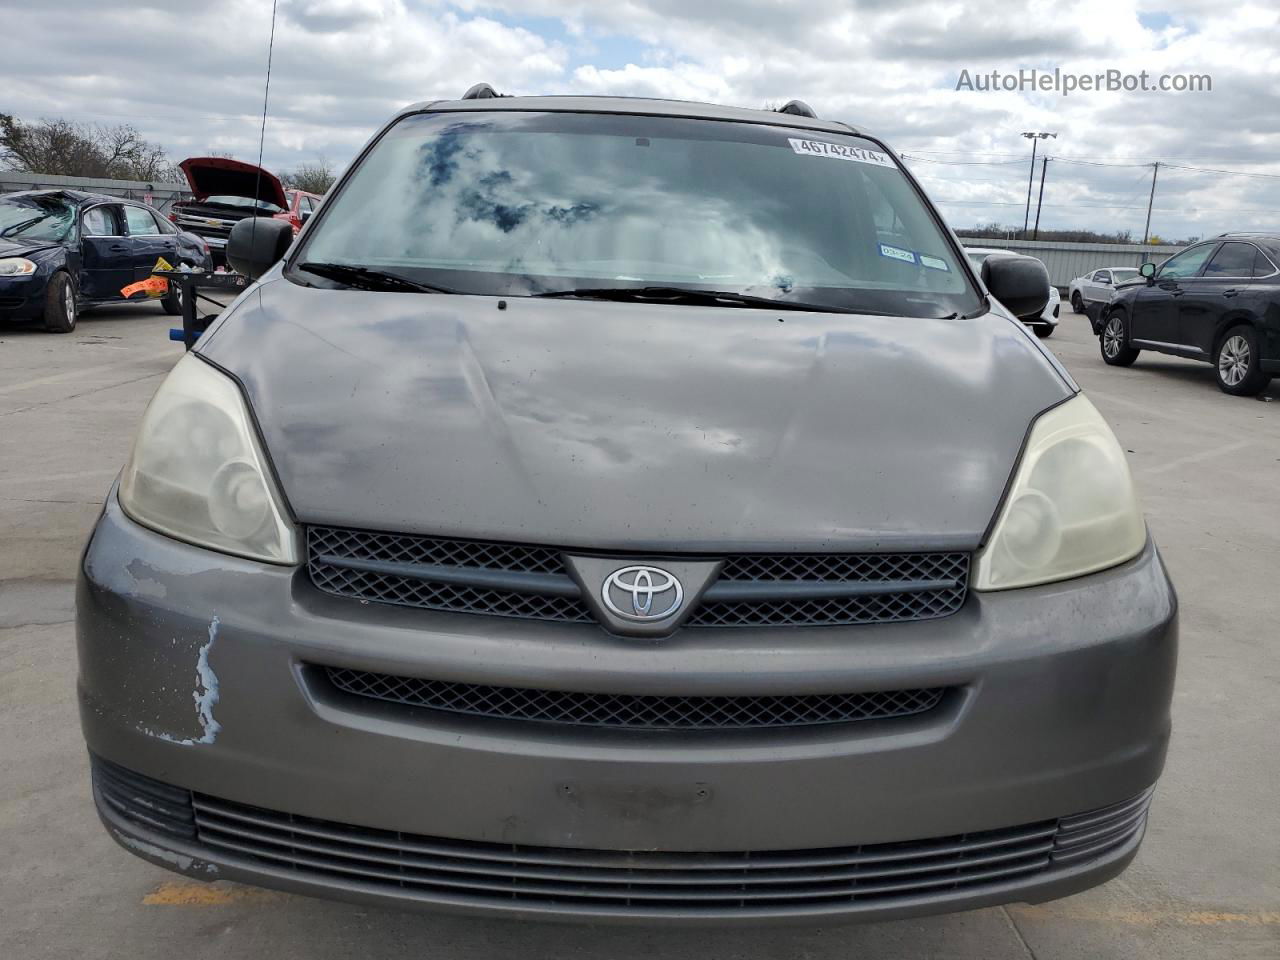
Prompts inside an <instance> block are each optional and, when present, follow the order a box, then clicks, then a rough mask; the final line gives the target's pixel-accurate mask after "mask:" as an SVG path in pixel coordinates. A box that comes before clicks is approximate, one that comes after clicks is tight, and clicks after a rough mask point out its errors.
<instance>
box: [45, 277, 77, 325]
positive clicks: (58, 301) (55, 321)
mask: <svg viewBox="0 0 1280 960" xmlns="http://www.w3.org/2000/svg"><path fill="white" fill-rule="evenodd" d="M79 313H80V311H79V309H78V308H77V307H76V289H75V286H74V285H73V284H72V283H71V278H70V277H69V276H67V275H66V274H65V273H63V272H62V271H58V272H57V273H55V274H54V275H53V276H52V277H50V278H49V286H48V287H47V288H46V289H45V293H44V328H45V329H46V330H48V331H49V332H50V333H70V332H71V331H72V330H74V329H75V328H76V318H77V317H78V316H79Z"/></svg>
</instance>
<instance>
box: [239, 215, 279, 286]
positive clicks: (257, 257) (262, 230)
mask: <svg viewBox="0 0 1280 960" xmlns="http://www.w3.org/2000/svg"><path fill="white" fill-rule="evenodd" d="M291 243H293V224H291V223H289V222H288V221H287V220H276V219H275V218H273V217H245V218H244V219H243V220H241V221H239V222H238V223H237V224H236V225H235V226H234V227H232V228H231V236H230V237H228V238H227V262H228V263H230V264H231V268H232V269H233V270H235V272H236V273H240V274H243V275H244V276H246V277H251V278H252V279H254V280H257V279H258V278H259V277H260V276H262V275H263V274H264V273H266V272H267V271H268V270H270V269H271V268H272V267H274V266H275V265H276V264H277V263H279V262H280V261H281V260H282V259H283V258H284V255H285V254H286V253H288V252H289V244H291Z"/></svg>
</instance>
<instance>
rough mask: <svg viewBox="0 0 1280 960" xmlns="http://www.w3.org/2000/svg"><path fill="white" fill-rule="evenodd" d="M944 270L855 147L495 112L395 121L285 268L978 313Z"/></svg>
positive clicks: (924, 218)
mask: <svg viewBox="0 0 1280 960" xmlns="http://www.w3.org/2000/svg"><path fill="white" fill-rule="evenodd" d="M957 259H958V258H957V254H956V253H955V251H954V250H953V248H952V246H951V244H950V243H949V242H948V240H947V238H946V236H945V234H944V233H943V230H942V228H940V227H939V225H938V223H937V222H936V221H935V219H934V218H933V217H932V216H931V215H930V211H929V209H928V208H927V206H926V205H925V202H924V201H923V200H922V199H921V197H920V195H919V194H918V193H917V192H916V190H915V189H914V188H913V187H912V185H911V183H910V182H909V181H908V180H907V178H906V177H905V175H904V174H903V172H902V170H901V169H900V168H899V167H898V165H897V164H896V163H895V162H894V161H893V160H892V159H891V158H890V157H888V156H887V155H886V154H884V153H883V152H881V151H880V150H879V149H878V148H877V147H876V145H875V144H873V143H871V142H870V141H867V140H863V139H861V138H857V137H853V136H840V135H838V134H831V133H825V132H822V133H817V132H811V131H803V130H795V129H790V128H786V127H774V126H769V125H764V124H752V123H731V122H723V121H706V120H688V119H679V118H662V117H644V116H613V115H605V114H570V113H565V114H546V113H525V112H515V111H513V112H510V113H497V112H483V113H482V112H476V113H472V114H450V113H443V114H420V115H415V116H411V117H408V118H406V119H404V120H402V121H400V122H399V123H398V124H396V126H395V127H394V128H392V129H391V130H390V131H389V132H388V133H387V134H386V135H385V136H383V137H382V139H381V140H380V141H379V142H378V143H377V145H376V146H375V147H374V148H373V150H372V151H371V152H370V154H369V155H368V156H367V157H366V158H365V159H364V160H363V161H361V163H360V165H359V167H358V168H357V169H356V170H355V172H354V174H353V175H352V178H351V179H350V180H349V181H348V182H347V183H346V184H345V185H344V186H343V187H342V188H341V190H340V191H339V192H338V193H337V194H336V196H333V197H332V198H330V199H329V200H327V201H326V203H325V207H324V208H323V210H322V212H321V214H320V219H319V222H318V223H317V224H316V225H315V227H314V228H313V229H312V231H311V232H310V234H309V235H308V238H307V240H306V242H305V244H304V245H303V248H302V249H301V250H300V251H299V252H298V253H297V254H296V255H295V256H294V257H293V258H292V260H291V262H292V263H294V264H298V263H302V262H304V261H310V262H313V263H327V264H346V265H358V266H364V267H370V268H374V269H377V270H381V271H384V272H394V273H396V274H397V275H399V276H401V277H404V278H407V279H411V280H414V281H416V282H419V283H428V284H435V285H438V286H443V287H448V288H452V289H455V290H460V291H464V292H469V293H488V294H498V295H512V296H519V295H532V294H536V293H546V292H548V291H566V290H572V289H575V288H593V287H594V288H602V287H607V288H618V287H625V286H629V285H635V286H636V287H637V288H638V287H644V286H662V287H672V286H678V287H682V288H687V289H695V290H711V289H714V290H716V291H728V292H732V293H751V294H754V295H764V296H770V297H775V298H782V299H792V300H796V301H805V302H810V303H816V304H819V305H829V306H832V307H841V308H844V309H852V310H859V311H867V312H875V313H883V314H894V315H900V316H920V317H930V316H948V315H951V314H954V313H962V314H964V313H972V312H974V311H975V310H978V309H981V306H982V300H981V298H980V297H979V295H978V293H977V291H976V290H974V289H973V288H972V287H971V286H970V283H969V281H968V279H967V278H966V276H965V274H964V272H963V271H962V270H961V269H960V268H959V266H958V264H957ZM295 271H296V268H295V270H294V271H291V275H292V276H294V277H295V278H298V279H307V280H309V279H310V278H311V277H312V276H313V275H311V274H302V275H301V276H299V274H298V273H296V272H295Z"/></svg>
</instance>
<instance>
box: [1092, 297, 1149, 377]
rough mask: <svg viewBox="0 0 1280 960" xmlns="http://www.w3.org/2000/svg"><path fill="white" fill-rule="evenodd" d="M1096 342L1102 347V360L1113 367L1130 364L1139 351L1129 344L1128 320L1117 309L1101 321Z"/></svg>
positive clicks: (1135, 358)
mask: <svg viewBox="0 0 1280 960" xmlns="http://www.w3.org/2000/svg"><path fill="white" fill-rule="evenodd" d="M1098 342H1099V344H1100V345H1101V347H1102V360H1103V362H1104V363H1106V364H1109V365H1110V366H1113V367H1128V366H1131V365H1132V364H1133V361H1135V360H1137V359H1138V354H1139V353H1140V352H1141V351H1140V350H1135V349H1134V348H1133V347H1131V346H1129V321H1128V319H1127V318H1126V317H1125V315H1124V314H1123V313H1122V312H1121V311H1119V310H1117V311H1115V312H1114V313H1112V314H1111V316H1109V317H1107V319H1106V322H1104V323H1103V325H1102V333H1101V334H1099V336H1098Z"/></svg>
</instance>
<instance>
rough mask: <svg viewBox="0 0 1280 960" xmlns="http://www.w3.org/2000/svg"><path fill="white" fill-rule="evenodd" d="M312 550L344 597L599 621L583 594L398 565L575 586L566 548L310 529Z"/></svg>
mask: <svg viewBox="0 0 1280 960" xmlns="http://www.w3.org/2000/svg"><path fill="white" fill-rule="evenodd" d="M307 552H308V563H307V569H308V570H309V571H310V574H311V581H312V583H314V584H315V585H316V586H317V587H319V588H320V589H321V590H325V591H328V592H329V593H335V594H338V595H339V596H344V597H354V598H357V599H360V600H375V601H377V602H379V603H394V604H399V605H401V606H406V607H420V608H422V609H426V610H449V611H454V612H457V613H484V614H491V615H495V616H503V617H518V618H521V619H525V620H558V621H562V622H569V623H588V622H590V621H591V620H592V616H591V613H590V612H589V611H588V610H587V608H586V607H585V606H583V604H582V602H581V601H580V600H579V599H578V598H577V597H576V596H572V595H568V594H564V593H539V592H532V593H526V592H522V591H514V590H509V589H505V588H502V587H494V586H488V585H486V584H485V583H484V582H483V581H480V580H475V581H471V582H458V581H455V580H442V579H434V580H433V579H430V578H429V577H424V576H420V575H417V574H416V572H414V573H402V572H396V570H395V569H394V567H396V566H397V565H399V566H401V567H428V568H432V569H436V570H438V571H440V573H438V574H437V576H442V575H443V573H444V572H462V571H477V572H480V571H502V572H509V573H518V574H535V575H538V574H541V575H546V576H558V577H563V579H564V580H565V581H566V582H568V583H569V585H572V582H571V581H569V578H568V576H567V574H565V572H564V561H563V560H561V559H560V554H559V552H558V551H555V550H548V549H546V548H544V547H526V546H519V545H514V544H500V543H483V542H479V541H470V540H442V539H438V538H435V537H413V536H402V535H399V534H388V533H369V532H365V531H360V530H343V529H339V528H335V527H310V528H309V529H308V531H307ZM334 561H339V562H338V563H335V562H334ZM343 561H345V563H342V562H343Z"/></svg>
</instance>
